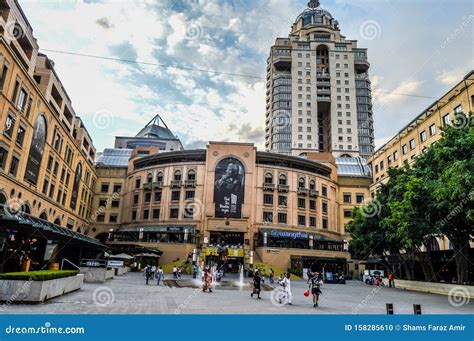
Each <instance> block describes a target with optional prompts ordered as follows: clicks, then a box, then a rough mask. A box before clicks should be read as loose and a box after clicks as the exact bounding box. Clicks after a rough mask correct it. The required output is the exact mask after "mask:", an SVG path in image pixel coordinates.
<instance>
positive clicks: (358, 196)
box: [356, 193, 365, 205]
mask: <svg viewBox="0 0 474 341" xmlns="http://www.w3.org/2000/svg"><path fill="white" fill-rule="evenodd" d="M364 201H365V200H364V194H362V193H357V194H356V204H359V205H360V204H363V203H364Z"/></svg>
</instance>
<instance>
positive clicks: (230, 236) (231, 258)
mask: <svg viewBox="0 0 474 341" xmlns="http://www.w3.org/2000/svg"><path fill="white" fill-rule="evenodd" d="M205 263H206V265H217V267H218V268H219V269H223V270H224V273H227V274H230V273H234V274H235V273H238V272H239V271H240V267H241V266H243V264H244V233H243V232H227V231H222V232H220V231H213V232H211V233H210V238H209V245H208V247H207V250H206V262H205Z"/></svg>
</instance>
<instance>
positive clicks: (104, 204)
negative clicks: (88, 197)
mask: <svg viewBox="0 0 474 341" xmlns="http://www.w3.org/2000/svg"><path fill="white" fill-rule="evenodd" d="M106 206H107V200H106V199H100V200H99V207H106Z"/></svg>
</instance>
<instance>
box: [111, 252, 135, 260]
mask: <svg viewBox="0 0 474 341" xmlns="http://www.w3.org/2000/svg"><path fill="white" fill-rule="evenodd" d="M110 258H117V259H132V258H133V256H130V255H127V254H126V253H120V254H118V255H111V256H110Z"/></svg>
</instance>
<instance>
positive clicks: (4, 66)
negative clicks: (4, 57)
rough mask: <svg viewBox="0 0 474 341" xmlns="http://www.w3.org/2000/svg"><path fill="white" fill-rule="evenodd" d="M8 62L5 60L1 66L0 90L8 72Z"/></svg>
mask: <svg viewBox="0 0 474 341" xmlns="http://www.w3.org/2000/svg"><path fill="white" fill-rule="evenodd" d="M8 66H9V65H8V63H7V62H5V63H4V64H3V67H2V73H1V74H0V91H2V90H3V86H4V85H5V80H6V79H7V73H8Z"/></svg>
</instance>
